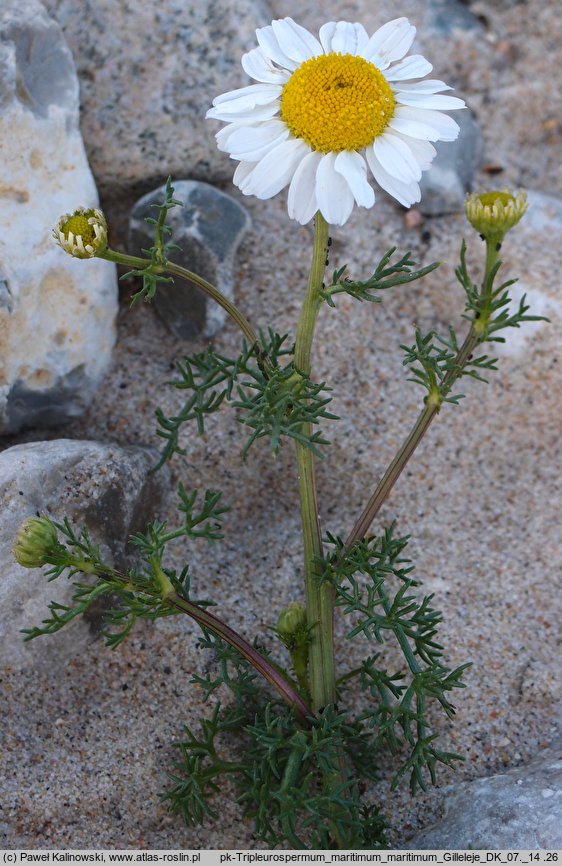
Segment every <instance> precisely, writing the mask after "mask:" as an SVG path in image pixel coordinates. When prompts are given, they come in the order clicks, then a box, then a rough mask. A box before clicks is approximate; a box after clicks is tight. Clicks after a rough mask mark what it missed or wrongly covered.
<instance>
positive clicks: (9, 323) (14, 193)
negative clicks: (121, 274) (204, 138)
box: [0, 0, 117, 433]
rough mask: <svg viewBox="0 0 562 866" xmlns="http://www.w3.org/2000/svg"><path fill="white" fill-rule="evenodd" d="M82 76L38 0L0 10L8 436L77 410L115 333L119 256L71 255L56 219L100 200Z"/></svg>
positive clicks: (0, 226) (3, 388) (3, 425)
mask: <svg viewBox="0 0 562 866" xmlns="http://www.w3.org/2000/svg"><path fill="white" fill-rule="evenodd" d="M78 120H79V92H78V80H77V77H76V72H75V70H74V65H73V61H72V57H71V54H70V51H69V49H68V47H67V46H66V44H65V42H64V39H63V36H62V32H61V30H60V28H59V26H58V24H56V22H55V21H53V20H52V19H51V18H49V16H48V15H47V13H46V11H45V9H44V8H43V6H42V4H41V3H39V2H38V0H3V2H2V5H1V7H0V152H1V153H2V160H1V161H0V197H1V200H2V207H1V208H0V433H2V432H13V431H16V430H18V429H19V428H20V427H22V426H29V425H41V424H49V423H59V422H60V421H62V420H64V419H65V418H67V417H72V416H74V415H76V414H79V413H80V412H81V411H82V410H83V408H84V407H85V406H86V405H87V403H88V401H89V399H90V397H91V395H92V392H93V390H94V389H95V387H96V386H97V384H98V383H99V381H100V379H101V377H102V376H103V374H104V373H105V371H106V370H107V367H108V364H109V361H110V357H111V351H112V348H113V345H114V342H115V326H114V322H115V315H116V311H117V284H116V273H115V268H114V266H113V265H111V264H109V263H108V262H103V261H100V260H91V261H79V260H77V259H72V258H71V256H69V255H68V254H66V253H64V252H63V251H62V250H61V249H60V247H58V246H57V245H56V244H55V242H54V240H53V237H52V229H53V226H54V225H55V224H56V222H57V220H58V218H59V217H60V216H61V215H62V214H63V213H67V212H70V211H73V210H74V209H75V208H76V207H78V206H80V205H84V206H86V207H93V206H95V205H97V204H98V196H97V191H96V186H95V183H94V179H93V177H92V173H91V171H90V169H89V166H88V162H87V159H86V155H85V151H84V145H83V141H82V137H81V135H80V131H79V127H78Z"/></svg>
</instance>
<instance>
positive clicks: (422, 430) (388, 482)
mask: <svg viewBox="0 0 562 866" xmlns="http://www.w3.org/2000/svg"><path fill="white" fill-rule="evenodd" d="M478 342H479V338H478V335H477V334H476V333H475V330H474V326H472V327H471V329H470V331H469V332H468V334H467V336H466V339H465V341H464V343H463V344H462V346H461V348H460V349H459V352H458V354H457V357H456V358H455V364H454V367H453V369H452V370H451V371H450V372H449V373H448V375H447V376H446V377H445V379H444V381H443V385H442V388H441V393H442V396H445V395H446V394H447V393H448V392H449V391H450V389H451V388H452V386H453V385H454V383H455V382H456V380H457V379H458V377H459V376H460V374H461V372H462V369H463V367H464V365H465V364H466V362H467V360H468V358H469V357H470V355H471V354H472V352H473V351H474V348H475V347H476V345H477V344H478ZM438 411H439V405H436V404H435V403H434V402H431V403H429V402H428V403H427V405H426V406H425V407H424V409H423V410H422V411H421V412H420V414H419V416H418V419H417V421H416V423H415V424H414V426H413V427H412V429H411V430H410V433H409V434H408V436H407V437H406V439H405V441H404V443H403V445H402V447H401V448H400V450H399V451H398V453H397V455H396V457H395V458H394V460H393V461H392V462H391V464H390V465H389V467H388V469H387V470H386V472H385V473H384V475H383V477H382V478H381V480H380V481H379V483H378V484H377V486H376V488H375V491H374V493H373V495H372V496H371V498H370V499H369V502H368V503H367V505H366V506H365V509H364V510H363V512H362V514H361V516H360V517H359V519H358V520H357V522H356V524H355V526H354V527H353V529H352V530H351V532H350V534H349V536H348V537H347V539H346V542H345V546H346V547H347V548H348V549H350V548H351V547H353V545H354V544H356V543H357V542H358V541H361V539H362V538H364V537H365V535H366V534H367V532H368V530H369V527H370V526H371V524H372V522H373V520H374V519H375V517H376V516H377V514H378V513H379V511H380V509H381V507H382V505H383V503H384V502H385V501H386V499H387V497H388V496H389V494H390V492H391V490H392V488H393V487H394V485H395V484H396V482H397V481H398V478H399V477H400V475H401V474H402V471H403V469H404V468H405V466H406V465H407V463H408V461H409V460H410V457H411V456H412V454H413V453H414V451H415V450H416V448H417V447H418V445H419V444H420V442H421V440H422V439H423V437H424V436H425V434H426V432H427V429H428V427H429V425H430V424H431V422H432V421H433V419H434V418H435V416H436V415H437V413H438Z"/></svg>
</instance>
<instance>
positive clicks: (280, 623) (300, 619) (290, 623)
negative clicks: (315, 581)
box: [277, 601, 306, 643]
mask: <svg viewBox="0 0 562 866" xmlns="http://www.w3.org/2000/svg"><path fill="white" fill-rule="evenodd" d="M299 632H301V633H302V632H306V608H305V606H304V604H301V602H300V601H291V602H290V603H289V604H288V605H287V607H286V608H284V609H283V610H282V611H281V613H280V614H279V619H278V620H277V634H278V635H279V637H280V638H281V640H282V641H283V642H284V643H286V642H287V641H289V642H293V641H294V639H295V637H296V636H297V634H298V633H299Z"/></svg>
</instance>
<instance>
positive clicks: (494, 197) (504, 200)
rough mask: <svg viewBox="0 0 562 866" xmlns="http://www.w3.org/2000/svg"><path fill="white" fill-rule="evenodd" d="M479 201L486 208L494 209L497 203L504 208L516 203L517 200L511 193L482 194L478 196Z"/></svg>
mask: <svg viewBox="0 0 562 866" xmlns="http://www.w3.org/2000/svg"><path fill="white" fill-rule="evenodd" d="M478 200H479V201H480V203H481V204H482V205H483V206H484V207H493V206H494V205H495V204H496V202H498V204H501V205H502V206H503V207H508V206H509V205H511V204H514V203H515V198H514V197H513V196H512V195H511V193H509V192H481V193H479V194H478Z"/></svg>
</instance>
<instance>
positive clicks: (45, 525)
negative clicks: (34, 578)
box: [14, 517, 64, 568]
mask: <svg viewBox="0 0 562 866" xmlns="http://www.w3.org/2000/svg"><path fill="white" fill-rule="evenodd" d="M61 550H64V548H63V547H62V545H61V544H60V543H59V540H58V535H57V530H56V528H55V526H54V524H53V523H52V521H51V520H49V518H48V517H29V518H28V519H27V520H26V521H24V523H22V525H21V526H20V528H19V530H18V533H17V535H16V541H15V544H14V556H15V558H16V561H17V562H18V563H19V564H20V565H23V567H24V568H40V567H41V566H42V565H45V564H46V563H47V562H51V561H52V558H53V556H55V557H56V556H57V555H60V552H61Z"/></svg>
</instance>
